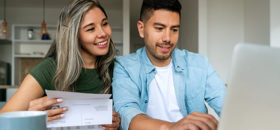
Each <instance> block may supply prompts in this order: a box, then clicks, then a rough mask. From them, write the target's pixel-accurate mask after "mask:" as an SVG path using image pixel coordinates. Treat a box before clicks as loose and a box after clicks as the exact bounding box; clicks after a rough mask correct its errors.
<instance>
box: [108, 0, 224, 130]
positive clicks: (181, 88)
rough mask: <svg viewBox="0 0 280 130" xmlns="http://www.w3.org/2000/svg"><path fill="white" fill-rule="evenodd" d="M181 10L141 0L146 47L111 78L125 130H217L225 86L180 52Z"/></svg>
mask: <svg viewBox="0 0 280 130" xmlns="http://www.w3.org/2000/svg"><path fill="white" fill-rule="evenodd" d="M180 10H181V4H180V3H179V1H178V0H143V4H142V8H141V14H140V21H138V23H137V27H138V31H139V35H140V37H142V38H144V42H145V47H144V48H141V49H139V50H137V52H136V53H134V54H131V55H128V56H123V57H119V58H117V60H116V63H115V69H114V76H113V99H114V105H115V106H114V107H115V109H116V111H117V112H118V113H120V115H121V126H122V128H123V129H125V130H127V129H132V130H138V129H139V130H145V129H146V130H147V129H148V130H158V129H168V130H169V129H170V130H181V129H182V130H184V129H186V130H214V129H217V124H218V121H217V120H216V119H215V118H214V117H213V116H211V115H209V114H205V113H207V108H206V106H205V103H204V101H206V102H207V103H208V104H209V105H210V106H211V107H212V108H213V109H214V110H215V111H216V112H217V113H218V114H220V111H221V107H222V105H223V100H224V93H225V86H224V84H223V83H222V81H221V80H220V78H219V77H218V75H217V73H216V71H215V70H214V69H213V67H212V66H211V65H210V64H209V62H208V60H207V58H206V57H204V56H202V55H200V54H194V53H191V52H188V51H187V50H179V49H176V48H175V47H176V44H177V41H178V37H179V28H180Z"/></svg>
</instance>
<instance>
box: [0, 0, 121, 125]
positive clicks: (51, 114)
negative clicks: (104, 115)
mask: <svg viewBox="0 0 280 130" xmlns="http://www.w3.org/2000/svg"><path fill="white" fill-rule="evenodd" d="M111 33H112V31H111V27H110V25H109V24H108V19H107V15H106V13H105V11H104V9H103V8H102V7H101V5H100V4H99V2H98V1H97V0H72V1H71V2H70V3H69V4H68V5H67V6H66V7H64V8H63V9H62V11H61V14H60V16H59V21H58V27H57V32H56V40H55V42H54V43H53V44H52V45H51V47H50V49H49V52H48V54H47V56H46V58H45V59H44V60H43V61H42V62H41V63H40V64H39V65H37V66H36V67H35V68H33V69H32V70H31V71H30V72H29V74H28V75H27V76H26V77H25V79H24V80H23V82H22V84H21V85H20V87H19V89H18V90H17V92H16V93H15V95H14V96H13V97H12V98H11V99H10V101H9V102H7V104H6V105H5V106H4V107H3V109H2V110H1V112H8V111H19V110H41V111H46V112H47V114H48V121H52V120H56V119H59V118H62V117H63V116H64V114H63V113H64V112H66V111H67V108H56V109H50V110H46V109H47V108H49V107H51V106H52V105H54V104H58V103H61V102H62V101H63V99H60V98H57V99H48V98H47V96H46V94H45V91H44V90H45V89H48V90H61V91H75V92H83V93H111V77H112V69H113V65H112V64H113V60H114V57H115V47H114V44H113V42H112V40H111V38H110V37H111ZM119 123H120V119H119V115H118V113H116V112H115V111H113V124H112V125H103V127H105V128H108V129H109V128H118V126H119Z"/></svg>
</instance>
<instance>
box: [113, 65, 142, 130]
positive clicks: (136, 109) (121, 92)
mask: <svg viewBox="0 0 280 130" xmlns="http://www.w3.org/2000/svg"><path fill="white" fill-rule="evenodd" d="M113 75H114V76H113V83H112V87H113V100H114V108H115V110H116V111H117V112H118V113H119V114H120V116H121V127H122V128H123V129H124V130H128V128H129V124H130V122H131V120H132V119H133V118H134V117H135V116H136V115H138V114H141V113H143V112H142V111H141V108H140V91H139V89H138V87H137V85H136V83H135V82H134V81H133V80H132V79H131V77H130V75H129V74H128V72H127V71H126V70H125V68H124V67H123V66H122V65H121V64H120V63H119V62H118V61H116V62H115V66H114V74H113Z"/></svg>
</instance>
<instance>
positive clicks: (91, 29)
mask: <svg viewBox="0 0 280 130" xmlns="http://www.w3.org/2000/svg"><path fill="white" fill-rule="evenodd" d="M94 29H95V28H90V29H88V30H87V32H88V31H93V30H94Z"/></svg>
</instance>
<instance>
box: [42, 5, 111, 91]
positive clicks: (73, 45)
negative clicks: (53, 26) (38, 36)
mask: <svg viewBox="0 0 280 130" xmlns="http://www.w3.org/2000/svg"><path fill="white" fill-rule="evenodd" d="M92 8H99V9H101V10H102V12H103V13H104V14H105V16H106V17H107V14H106V12H105V11H104V9H103V8H102V7H101V5H100V4H99V2H98V0H72V1H71V2H70V3H69V4H68V5H66V6H65V7H64V8H63V9H62V10H61V13H60V16H59V20H58V26H57V31H56V40H55V42H54V43H53V44H52V45H51V47H50V49H49V52H48V54H47V56H46V57H54V58H55V59H56V62H57V69H56V72H55V76H54V79H53V83H54V86H55V89H56V90H62V91H75V87H76V85H75V84H76V81H77V79H78V78H79V76H80V74H81V71H82V66H83V64H84V61H83V57H82V55H81V53H80V51H79V48H80V47H81V45H80V43H79V29H80V25H81V22H82V20H83V17H84V15H85V13H86V12H87V11H88V10H90V9H92ZM114 58H115V46H114V44H113V42H112V40H110V43H109V51H108V53H107V54H106V55H104V56H97V60H96V66H97V70H98V73H99V77H100V78H101V79H102V80H103V82H104V89H103V91H102V92H101V93H109V92H110V88H111V82H112V79H111V77H110V74H109V66H110V64H111V63H112V62H113V60H114Z"/></svg>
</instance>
